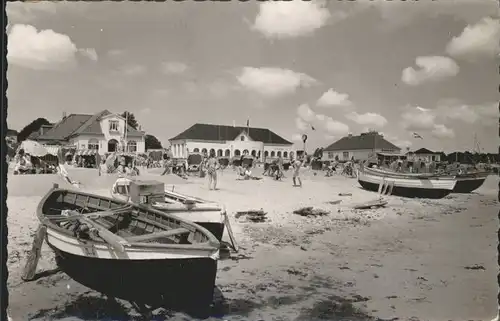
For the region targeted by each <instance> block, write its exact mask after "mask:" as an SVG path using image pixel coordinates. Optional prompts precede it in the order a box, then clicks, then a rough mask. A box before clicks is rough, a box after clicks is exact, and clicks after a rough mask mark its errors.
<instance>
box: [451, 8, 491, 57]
mask: <svg viewBox="0 0 500 321" xmlns="http://www.w3.org/2000/svg"><path fill="white" fill-rule="evenodd" d="M499 39H500V20H498V19H491V18H489V17H486V18H484V19H482V20H481V21H479V22H478V23H476V24H474V25H468V26H467V27H465V29H464V31H463V32H462V33H461V34H460V35H459V36H458V37H454V38H453V39H452V40H451V41H450V42H449V43H448V45H447V46H446V52H447V53H448V54H449V55H450V56H453V57H455V58H458V59H459V58H462V59H465V60H469V61H475V60H478V59H480V58H495V57H498V55H499V54H500V43H499Z"/></svg>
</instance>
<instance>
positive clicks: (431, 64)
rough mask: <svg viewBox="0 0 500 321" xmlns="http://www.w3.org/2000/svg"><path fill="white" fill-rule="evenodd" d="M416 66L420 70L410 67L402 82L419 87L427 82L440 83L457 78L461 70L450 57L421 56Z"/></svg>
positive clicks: (406, 70) (405, 71) (416, 61)
mask: <svg viewBox="0 0 500 321" xmlns="http://www.w3.org/2000/svg"><path fill="white" fill-rule="evenodd" d="M415 64H416V65H417V66H418V67H420V69H414V68H413V67H408V68H405V69H404V70H403V74H402V77H401V80H402V81H403V82H404V83H406V84H407V85H410V86H417V85H420V84H422V83H424V82H427V81H440V80H443V79H445V78H448V77H453V76H456V75H457V74H458V72H459V70H460V68H459V67H458V65H457V63H456V62H455V61H454V60H453V59H451V58H448V57H442V56H421V57H417V59H416V60H415Z"/></svg>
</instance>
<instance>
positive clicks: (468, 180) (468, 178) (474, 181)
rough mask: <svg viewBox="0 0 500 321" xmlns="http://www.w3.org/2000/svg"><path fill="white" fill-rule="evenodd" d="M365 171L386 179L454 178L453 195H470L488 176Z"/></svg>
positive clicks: (383, 170) (481, 174)
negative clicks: (455, 181) (455, 182)
mask: <svg viewBox="0 0 500 321" xmlns="http://www.w3.org/2000/svg"><path fill="white" fill-rule="evenodd" d="M365 170H366V172H368V173H374V174H375V175H383V176H387V177H411V178H414V177H417V178H438V179H453V178H454V179H456V180H457V184H456V185H455V188H454V189H453V193H471V192H472V191H474V190H476V189H478V188H479V187H481V186H482V185H483V184H484V182H485V181H486V178H487V177H488V175H489V173H488V172H469V173H464V174H460V173H456V174H455V175H452V174H451V173H434V174H433V173H400V172H393V171H390V170H385V169H377V168H365Z"/></svg>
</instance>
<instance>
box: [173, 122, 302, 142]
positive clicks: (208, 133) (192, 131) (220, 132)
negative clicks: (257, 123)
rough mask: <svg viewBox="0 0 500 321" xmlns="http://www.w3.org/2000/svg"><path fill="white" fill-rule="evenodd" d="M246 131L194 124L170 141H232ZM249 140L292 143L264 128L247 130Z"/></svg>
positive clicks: (242, 128)
mask: <svg viewBox="0 0 500 321" xmlns="http://www.w3.org/2000/svg"><path fill="white" fill-rule="evenodd" d="M244 130H247V127H236V126H234V127H233V126H225V125H212V124H199V123H196V124H194V125H193V126H191V127H189V128H188V129H186V130H185V131H183V132H182V133H180V134H179V135H177V136H175V137H173V138H171V139H170V140H180V139H197V140H234V139H235V138H236V137H237V136H238V135H239V134H241V132H242V131H244ZM248 136H250V138H252V139H253V140H254V141H259V142H263V143H264V144H279V145H292V144H293V143H291V142H289V141H288V140H286V139H284V138H283V137H281V136H279V135H277V134H276V133H274V132H272V131H271V130H269V129H266V128H253V127H250V128H249V134H248Z"/></svg>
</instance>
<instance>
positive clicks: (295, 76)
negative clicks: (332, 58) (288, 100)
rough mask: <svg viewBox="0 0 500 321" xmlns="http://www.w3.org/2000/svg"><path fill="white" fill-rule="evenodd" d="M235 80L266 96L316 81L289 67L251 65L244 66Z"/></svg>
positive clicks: (279, 93)
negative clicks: (258, 66)
mask: <svg viewBox="0 0 500 321" xmlns="http://www.w3.org/2000/svg"><path fill="white" fill-rule="evenodd" d="M237 80H238V82H239V83H240V84H241V85H242V86H243V87H245V88H246V89H249V90H252V91H255V92H258V93H260V94H261V95H264V96H267V97H278V96H282V95H286V94H291V93H294V92H295V91H296V90H297V88H299V87H310V86H311V85H313V84H315V83H316V82H317V81H316V80H315V79H314V78H312V77H310V76H308V75H306V74H303V73H297V72H294V71H292V70H289V69H280V68H253V67H244V68H243V70H242V72H241V74H240V75H239V76H237Z"/></svg>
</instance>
